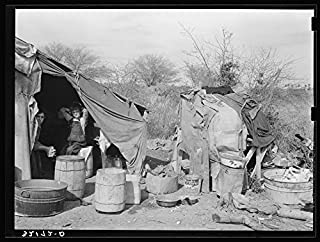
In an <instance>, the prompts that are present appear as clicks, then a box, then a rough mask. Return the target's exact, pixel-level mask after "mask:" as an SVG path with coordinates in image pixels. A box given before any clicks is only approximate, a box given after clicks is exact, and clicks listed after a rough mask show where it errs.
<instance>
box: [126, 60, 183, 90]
mask: <svg viewBox="0 0 320 242" xmlns="http://www.w3.org/2000/svg"><path fill="white" fill-rule="evenodd" d="M128 68H129V69H130V72H131V77H132V78H133V79H134V80H135V81H136V82H142V83H144V84H145V85H146V86H147V87H150V86H156V85H157V84H159V83H172V82H174V81H177V74H178V71H177V70H176V67H175V65H174V64H173V63H172V62H171V61H170V60H169V59H167V58H165V57H163V56H160V55H151V54H147V55H143V56H140V57H139V58H137V59H135V60H134V61H132V62H131V63H130V65H129V67H128Z"/></svg>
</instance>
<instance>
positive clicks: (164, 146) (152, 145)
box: [147, 138, 171, 150]
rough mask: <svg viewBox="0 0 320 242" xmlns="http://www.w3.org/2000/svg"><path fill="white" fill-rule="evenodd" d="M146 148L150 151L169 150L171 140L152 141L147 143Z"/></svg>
mask: <svg viewBox="0 0 320 242" xmlns="http://www.w3.org/2000/svg"><path fill="white" fill-rule="evenodd" d="M147 142H148V143H147V147H148V149H150V150H159V149H161V150H170V149H171V140H165V139H159V138H157V139H152V140H148V141H147Z"/></svg>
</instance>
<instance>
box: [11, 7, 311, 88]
mask: <svg viewBox="0 0 320 242" xmlns="http://www.w3.org/2000/svg"><path fill="white" fill-rule="evenodd" d="M312 16H313V10H222V9H220V10H213V9H210V10H201V9H197V10H189V9H181V10H178V9H175V10H170V9H162V10H160V9H158V10H149V9H144V10H133V9H128V10H108V9H99V10H94V9H88V10H81V9H75V10H66V9H65V10H62V9H50V10H49V9H48V10H45V9H39V10H32V9H17V10H16V36H17V37H19V38H21V39H23V40H25V41H27V42H30V43H32V44H34V45H35V46H36V47H41V46H43V45H46V44H48V43H50V42H53V41H54V42H61V43H64V44H67V45H75V44H83V45H86V46H88V47H89V48H90V49H92V50H93V51H95V52H96V54H98V55H100V56H102V57H103V58H105V59H106V60H108V61H109V62H112V63H115V64H123V63H126V62H127V61H128V60H129V59H132V58H137V57H138V56H140V55H143V54H161V55H165V56H166V57H168V58H169V59H170V60H171V61H172V62H174V63H176V64H177V66H182V63H183V60H184V59H185V58H186V56H185V54H183V51H186V50H187V51H188V50H191V49H192V43H191V42H190V40H189V39H188V38H187V37H186V36H185V35H183V34H182V28H181V26H180V25H179V22H180V23H182V24H183V25H184V26H186V27H188V28H193V33H194V35H196V36H197V37H198V38H199V39H207V40H214V36H219V34H221V29H222V28H225V29H227V30H228V31H230V32H232V33H234V45H235V47H237V49H238V50H244V51H248V50H252V49H255V48H258V47H265V48H269V47H272V48H276V49H277V51H278V53H279V56H280V57H281V58H295V59H298V60H297V62H296V64H295V71H296V75H297V77H298V78H303V79H305V80H306V81H307V83H311V82H312V76H313V33H312V31H311V17H312Z"/></svg>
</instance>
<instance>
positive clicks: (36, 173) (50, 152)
mask: <svg viewBox="0 0 320 242" xmlns="http://www.w3.org/2000/svg"><path fill="white" fill-rule="evenodd" d="M44 119H45V114H44V112H43V111H42V110H39V111H38V113H37V114H36V118H35V122H37V126H38V128H37V133H36V138H35V143H34V147H33V149H32V152H31V177H32V178H33V179H36V178H43V176H47V174H45V171H44V169H43V162H50V159H47V157H49V158H50V157H54V156H55V155H56V150H55V148H54V147H53V146H46V145H44V144H42V143H41V142H40V141H39V137H40V132H41V126H42V124H43V121H44ZM43 151H44V152H45V153H46V155H47V157H44V156H43ZM48 176H49V177H46V178H52V176H51V174H49V175H48Z"/></svg>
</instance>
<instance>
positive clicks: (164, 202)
mask: <svg viewBox="0 0 320 242" xmlns="http://www.w3.org/2000/svg"><path fill="white" fill-rule="evenodd" d="M178 201H179V199H174V198H170V197H168V196H166V195H162V196H157V197H156V202H157V204H158V205H159V206H161V207H174V206H176V205H177V203H178Z"/></svg>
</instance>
